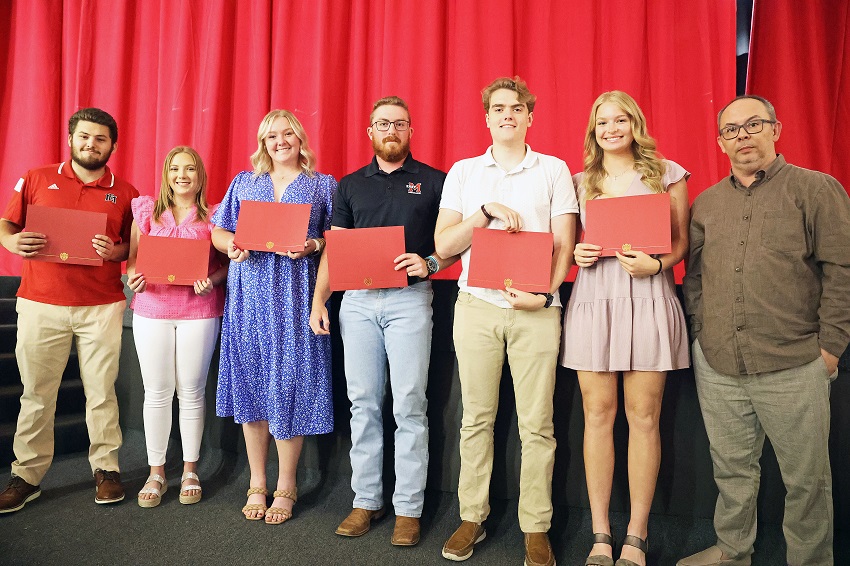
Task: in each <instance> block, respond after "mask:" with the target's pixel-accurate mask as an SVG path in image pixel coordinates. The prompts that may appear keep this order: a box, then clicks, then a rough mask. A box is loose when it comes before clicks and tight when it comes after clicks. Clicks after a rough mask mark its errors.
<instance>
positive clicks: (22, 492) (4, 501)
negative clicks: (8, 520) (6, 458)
mask: <svg viewBox="0 0 850 566" xmlns="http://www.w3.org/2000/svg"><path fill="white" fill-rule="evenodd" d="M39 495H41V488H40V487H39V486H37V485H31V484H28V483H27V482H25V481H24V480H23V478H21V477H19V476H12V479H10V480H9V483H7V484H6V489H4V490H3V491H2V492H0V513H14V512H15V511H20V510H21V509H23V508H24V505H26V504H27V503H29V502H30V501H32V500H33V499H35V498H37V497H38V496H39Z"/></svg>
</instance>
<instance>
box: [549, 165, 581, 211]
mask: <svg viewBox="0 0 850 566" xmlns="http://www.w3.org/2000/svg"><path fill="white" fill-rule="evenodd" d="M551 210H552V212H551V213H550V216H551V217H552V218H554V217H555V216H561V215H562V214H578V199H576V190H575V187H574V186H573V179H572V176H571V175H570V169H569V167H567V164H566V163H564V162H563V161H561V160H560V159H558V160H557V162H556V163H555V167H554V175H553V178H552V207H551Z"/></svg>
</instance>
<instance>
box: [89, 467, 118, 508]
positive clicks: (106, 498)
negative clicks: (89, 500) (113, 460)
mask: <svg viewBox="0 0 850 566" xmlns="http://www.w3.org/2000/svg"><path fill="white" fill-rule="evenodd" d="M94 485H95V486H96V488H97V493H96V494H95V496H94V502H95V503H97V504H99V505H102V504H104V503H118V502H119V501H122V500H123V499H124V486H123V485H121V474H119V473H118V472H110V471H107V470H101V469H100V468H98V469H97V470H95V471H94Z"/></svg>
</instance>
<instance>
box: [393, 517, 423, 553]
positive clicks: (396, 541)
mask: <svg viewBox="0 0 850 566" xmlns="http://www.w3.org/2000/svg"><path fill="white" fill-rule="evenodd" d="M390 542H392V543H393V545H395V546H413V545H415V544H416V543H417V542H419V519H418V518H416V517H405V516H403V515H396V518H395V528H394V529H393V538H392V540H391V541H390Z"/></svg>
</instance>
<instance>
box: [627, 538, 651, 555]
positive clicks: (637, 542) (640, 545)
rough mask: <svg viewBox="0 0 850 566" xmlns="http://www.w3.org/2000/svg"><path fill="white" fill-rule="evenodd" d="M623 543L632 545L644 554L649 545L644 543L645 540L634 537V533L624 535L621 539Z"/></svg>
mask: <svg viewBox="0 0 850 566" xmlns="http://www.w3.org/2000/svg"><path fill="white" fill-rule="evenodd" d="M623 545H624V546H625V545H629V546H633V547H635V548H637V549H638V550H640V551H641V552H643V553H644V554H646V552H647V551H648V550H649V545H648V544H646V540H644V539H642V538H640V537H636V536H635V535H626V538H624V539H623Z"/></svg>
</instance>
